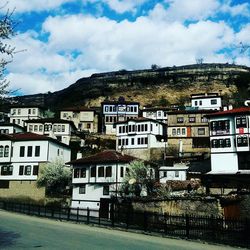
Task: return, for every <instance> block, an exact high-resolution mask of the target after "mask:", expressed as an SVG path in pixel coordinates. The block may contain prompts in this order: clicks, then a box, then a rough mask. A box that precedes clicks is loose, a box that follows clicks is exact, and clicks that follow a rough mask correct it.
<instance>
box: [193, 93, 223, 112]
mask: <svg viewBox="0 0 250 250" xmlns="http://www.w3.org/2000/svg"><path fill="white" fill-rule="evenodd" d="M191 106H192V107H193V108H197V109H211V110H220V109H221V108H222V97H221V96H220V95H219V94H218V93H202V94H193V95H191Z"/></svg>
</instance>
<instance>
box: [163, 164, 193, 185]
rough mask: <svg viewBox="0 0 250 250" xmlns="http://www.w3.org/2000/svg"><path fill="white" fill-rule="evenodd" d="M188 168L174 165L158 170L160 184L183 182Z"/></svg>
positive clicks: (182, 165) (184, 165) (183, 165)
mask: <svg viewBox="0 0 250 250" xmlns="http://www.w3.org/2000/svg"><path fill="white" fill-rule="evenodd" d="M188 168H189V167H188V166H187V165H186V164H182V163H176V164H174V165H173V166H162V167H160V168H159V179H160V183H166V182H167V181H170V180H171V181H185V180H186V179H187V171H188Z"/></svg>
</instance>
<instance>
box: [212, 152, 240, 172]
mask: <svg viewBox="0 0 250 250" xmlns="http://www.w3.org/2000/svg"><path fill="white" fill-rule="evenodd" d="M211 168H212V172H218V173H236V172H237V171H238V157H237V153H225V154H211Z"/></svg>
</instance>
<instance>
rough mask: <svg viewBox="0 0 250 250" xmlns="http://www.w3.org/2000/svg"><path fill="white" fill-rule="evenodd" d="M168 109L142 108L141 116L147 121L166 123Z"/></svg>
mask: <svg viewBox="0 0 250 250" xmlns="http://www.w3.org/2000/svg"><path fill="white" fill-rule="evenodd" d="M169 110H170V109H169V108H144V109H143V110H142V111H141V112H142V116H143V117H145V118H148V119H153V120H157V121H160V122H163V123H166V124H167V123H168V111H169Z"/></svg>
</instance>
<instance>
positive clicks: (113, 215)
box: [110, 202, 115, 227]
mask: <svg viewBox="0 0 250 250" xmlns="http://www.w3.org/2000/svg"><path fill="white" fill-rule="evenodd" d="M110 219H111V225H112V227H114V225H115V214H114V203H113V202H112V203H111V207H110Z"/></svg>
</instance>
